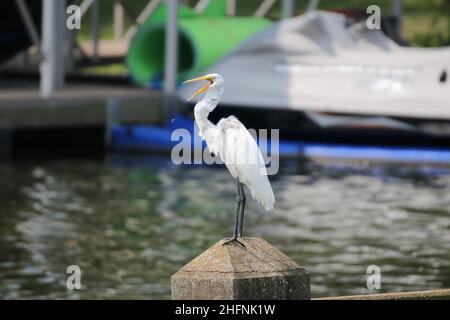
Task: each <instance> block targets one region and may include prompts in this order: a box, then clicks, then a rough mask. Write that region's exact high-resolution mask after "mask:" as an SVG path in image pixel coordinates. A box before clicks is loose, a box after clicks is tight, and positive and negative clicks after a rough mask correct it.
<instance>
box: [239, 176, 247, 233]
mask: <svg viewBox="0 0 450 320" xmlns="http://www.w3.org/2000/svg"><path fill="white" fill-rule="evenodd" d="M239 188H240V189H241V190H240V193H241V199H242V203H241V208H240V212H239V228H238V232H237V236H238V238H240V237H242V230H243V227H244V211H245V201H246V198H247V197H246V196H245V192H244V185H243V184H242V183H240V182H239Z"/></svg>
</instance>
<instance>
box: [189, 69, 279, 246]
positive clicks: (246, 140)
mask: <svg viewBox="0 0 450 320" xmlns="http://www.w3.org/2000/svg"><path fill="white" fill-rule="evenodd" d="M200 80H206V81H208V83H207V84H206V85H205V86H203V87H202V88H201V89H200V90H198V91H197V92H195V93H194V94H193V95H192V96H191V97H190V98H189V99H188V101H189V100H191V99H192V98H194V97H195V96H197V95H198V94H200V93H202V92H205V91H206V95H205V96H204V97H203V99H201V100H200V101H198V102H197V104H196V105H195V108H194V116H195V122H196V123H197V126H198V128H199V134H200V137H201V138H202V139H203V140H205V141H206V144H207V145H208V148H209V150H210V151H211V152H212V153H214V154H215V155H218V156H219V157H220V158H221V159H222V161H223V162H224V163H225V165H226V167H227V168H228V170H229V171H230V173H231V175H232V176H233V177H234V178H235V179H236V180H237V198H236V202H237V208H236V216H235V225H234V233H233V236H232V237H231V238H230V239H228V240H227V241H226V242H224V243H223V244H228V243H231V242H237V243H239V244H240V245H242V246H243V247H245V246H244V244H243V243H242V242H240V241H239V240H238V239H239V238H241V237H242V228H243V225H244V210H245V201H246V197H245V192H244V185H246V186H247V188H249V190H250V192H251V194H252V197H253V199H255V200H257V201H258V202H259V203H260V204H261V205H262V206H263V207H264V208H265V209H266V210H272V209H273V205H274V203H275V197H274V195H273V191H272V187H271V186H270V182H269V179H268V178H267V171H266V167H265V164H264V159H263V157H262V154H261V151H260V150H259V148H258V145H257V144H256V141H255V140H254V139H253V137H252V136H251V134H250V133H249V132H248V130H247V129H246V128H245V126H244V125H243V124H242V123H241V122H240V121H239V120H238V119H237V118H236V117H234V116H229V117H228V118H223V119H221V120H220V121H219V122H218V123H217V125H215V124H213V123H211V121H209V120H208V115H209V113H210V112H212V111H213V110H214V109H215V108H216V106H217V104H218V103H219V99H220V97H221V96H222V93H223V90H224V79H223V77H222V76H221V75H220V74H216V73H215V74H208V75H206V76H202V77H198V78H194V79H191V80H188V81H185V82H184V83H190V82H194V81H200Z"/></svg>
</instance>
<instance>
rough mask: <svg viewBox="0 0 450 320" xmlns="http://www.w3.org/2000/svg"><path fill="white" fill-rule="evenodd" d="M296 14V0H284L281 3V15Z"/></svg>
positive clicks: (290, 15) (289, 15)
mask: <svg viewBox="0 0 450 320" xmlns="http://www.w3.org/2000/svg"><path fill="white" fill-rule="evenodd" d="M293 15H294V0H283V1H282V3H281V17H282V18H283V19H287V18H291V17H292V16H293Z"/></svg>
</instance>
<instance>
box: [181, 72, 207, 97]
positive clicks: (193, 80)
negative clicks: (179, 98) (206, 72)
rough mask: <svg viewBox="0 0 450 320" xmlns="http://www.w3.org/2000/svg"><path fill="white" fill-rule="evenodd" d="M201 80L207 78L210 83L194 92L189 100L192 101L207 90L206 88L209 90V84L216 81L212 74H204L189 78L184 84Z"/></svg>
mask: <svg viewBox="0 0 450 320" xmlns="http://www.w3.org/2000/svg"><path fill="white" fill-rule="evenodd" d="M200 80H207V81H209V83H208V84H206V85H205V86H203V87H202V88H201V89H200V90H198V91H197V92H196V93H194V94H193V95H192V96H191V97H190V98H189V99H187V101H191V100H192V99H193V98H194V97H195V96H197V95H199V94H200V93H202V92H205V91H206V90H208V88H209V86H210V85H212V84H213V83H214V81H213V79H212V77H211V76H202V77H198V78H194V79H190V80H187V81H185V82H183V84H185V83H191V82H195V81H200Z"/></svg>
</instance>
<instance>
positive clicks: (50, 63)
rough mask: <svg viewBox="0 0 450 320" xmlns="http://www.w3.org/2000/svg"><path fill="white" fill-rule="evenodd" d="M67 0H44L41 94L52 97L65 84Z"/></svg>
mask: <svg viewBox="0 0 450 320" xmlns="http://www.w3.org/2000/svg"><path fill="white" fill-rule="evenodd" d="M65 10H66V1H65V0H43V7H42V43H41V53H42V58H43V59H42V62H41V65H40V74H41V80H40V94H41V97H44V98H47V97H50V96H51V95H52V94H53V92H54V90H55V89H57V88H60V87H62V86H63V84H64V57H63V54H64V53H63V47H64V32H65V23H64V18H65V12H66V11H65Z"/></svg>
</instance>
